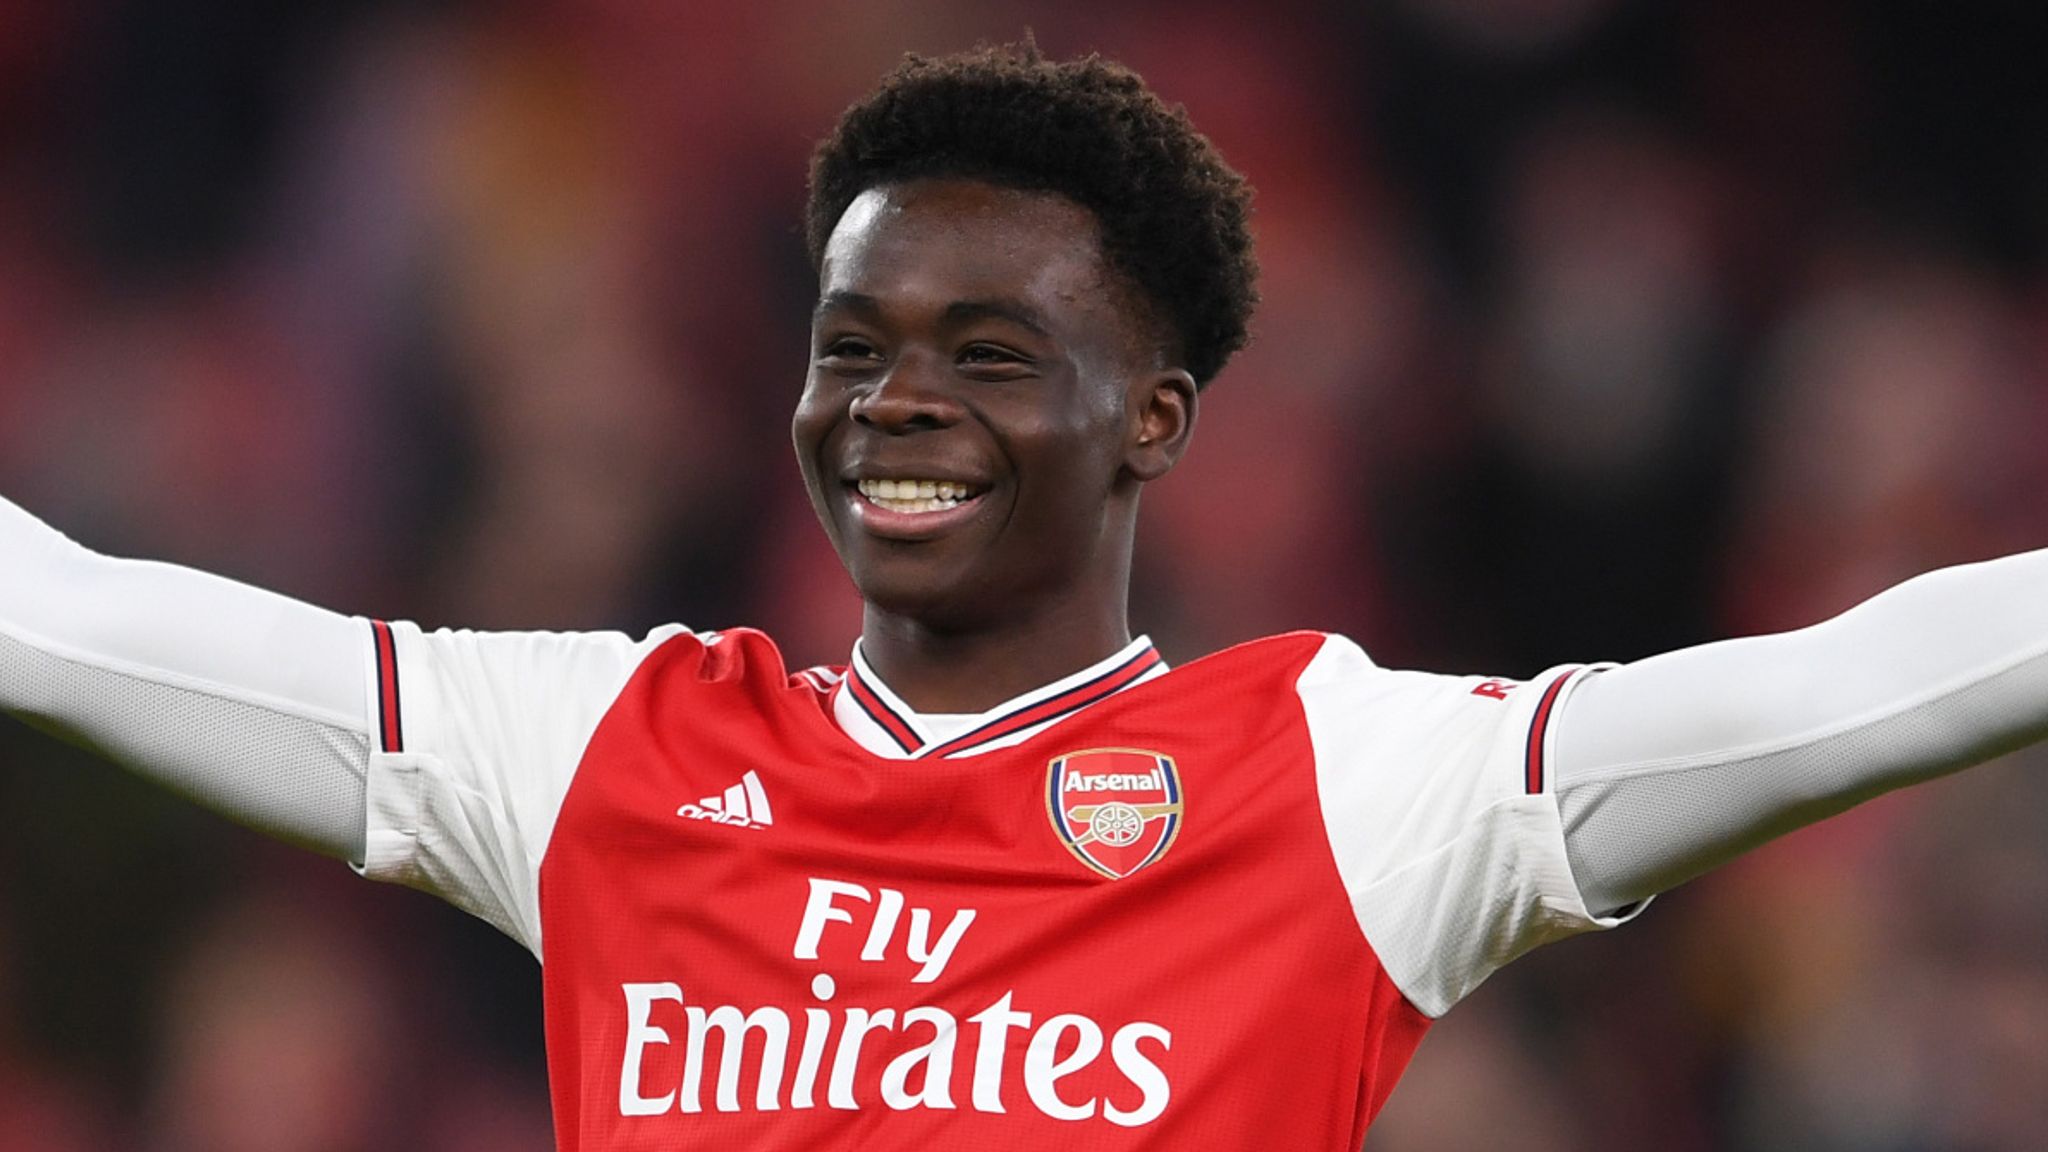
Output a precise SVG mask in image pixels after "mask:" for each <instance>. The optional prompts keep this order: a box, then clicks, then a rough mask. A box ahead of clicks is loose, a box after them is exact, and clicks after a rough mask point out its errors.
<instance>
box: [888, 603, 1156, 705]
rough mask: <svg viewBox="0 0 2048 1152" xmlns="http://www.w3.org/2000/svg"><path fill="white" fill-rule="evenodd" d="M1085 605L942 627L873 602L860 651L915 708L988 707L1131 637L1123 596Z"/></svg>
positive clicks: (1093, 659) (1103, 653)
mask: <svg viewBox="0 0 2048 1152" xmlns="http://www.w3.org/2000/svg"><path fill="white" fill-rule="evenodd" d="M1088 607H1089V608H1090V609H1092V610H1083V611H1076V610H1066V611H1051V612H1041V613H1037V614H1034V615H1029V616H1019V617H1015V618H1007V619H1004V620H1002V621H999V622H993V623H991V624H990V625H989V626H987V627H977V628H958V629H946V628H937V627H933V626H931V625H930V624H929V623H927V622H924V621H920V620H918V619H916V618H914V617H910V616H904V615H899V614H893V613H889V612H885V611H883V610H882V609H880V608H877V607H876V606H874V605H873V604H870V605H868V606H867V608H866V611H865V613H864V614H863V617H862V625H861V653H862V655H864V656H866V657H867V661H868V665H869V666H870V667H872V668H873V669H874V670H875V673H876V674H877V675H879V676H880V677H881V678H882V679H883V680H884V681H885V682H887V683H888V685H889V688H890V689H891V690H892V691H894V692H895V693H896V695H897V696H899V697H901V698H902V700H903V702H904V703H906V704H908V705H910V706H911V707H912V708H915V709H917V710H918V711H919V712H956V713H957V712H985V711H987V710H988V709H990V708H993V707H995V706H996V705H998V704H1000V703H1002V702H1003V701H1005V700H1008V699H1011V698H1012V697H1015V696H1019V695H1022V694H1023V693H1025V692H1029V691H1031V690H1032V689H1034V688H1039V687H1043V686H1044V685H1046V684H1050V683H1052V682H1053V681H1055V680H1057V679H1059V678H1060V677H1062V676H1066V675H1068V674H1070V673H1073V672H1078V671H1080V670H1081V669H1083V668H1086V667H1088V666H1089V665H1090V664H1093V663H1095V662H1096V661H1099V660H1104V659H1107V658H1108V657H1110V656H1112V655H1114V654H1115V653H1116V652H1117V651H1118V650H1120V649H1122V648H1123V647H1125V646H1126V645H1128V644H1129V643H1130V642H1131V628H1130V621H1129V617H1128V614H1127V612H1126V610H1125V599H1124V597H1123V596H1116V597H1106V598H1103V599H1102V600H1100V601H1098V602H1097V603H1095V604H1091V605H1089V606H1088Z"/></svg>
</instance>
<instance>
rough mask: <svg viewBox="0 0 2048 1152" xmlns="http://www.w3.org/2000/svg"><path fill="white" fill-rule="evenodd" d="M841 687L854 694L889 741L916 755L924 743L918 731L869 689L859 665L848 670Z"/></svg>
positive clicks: (858, 702) (855, 698)
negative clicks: (862, 677)
mask: <svg viewBox="0 0 2048 1152" xmlns="http://www.w3.org/2000/svg"><path fill="white" fill-rule="evenodd" d="M839 685H840V687H842V688H844V689H846V690H847V691H848V692H850V693H852V694H853V702H854V703H855V704H858V705H860V710H861V711H863V712H865V713H867V714H868V719H870V720H873V721H874V722H875V726H876V727H878V728H880V729H881V730H882V731H883V732H884V733H886V734H887V735H888V737H889V739H891V740H894V741H895V742H896V746H897V747H898V748H901V749H903V750H904V751H905V752H910V753H915V752H916V751H917V749H918V747H919V745H921V744H923V743H924V741H922V740H920V739H919V738H918V735H917V730H916V729H914V728H912V727H911V726H910V722H909V721H908V720H905V719H904V718H903V717H901V716H898V715H897V714H896V711H895V709H893V708H891V707H889V704H888V701H886V700H883V699H882V698H881V697H880V696H877V695H876V694H875V690H874V689H873V688H870V687H868V684H867V681H866V680H863V679H861V675H860V668H859V667H858V666H857V665H853V666H849V667H848V668H847V669H846V678H845V679H843V680H841V681H840V682H839Z"/></svg>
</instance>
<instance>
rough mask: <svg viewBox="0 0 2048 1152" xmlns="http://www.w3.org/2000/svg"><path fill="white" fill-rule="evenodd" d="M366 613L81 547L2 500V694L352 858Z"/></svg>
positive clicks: (297, 837)
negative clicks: (355, 615)
mask: <svg viewBox="0 0 2048 1152" xmlns="http://www.w3.org/2000/svg"><path fill="white" fill-rule="evenodd" d="M367 635H368V630H367V626H366V625H365V624H364V623H363V622H362V621H357V620H350V619H349V618H348V617H345V616H338V615H336V614H334V613H332V612H327V611H323V610H321V609H319V608H314V607H312V606H310V605H307V604H302V603H300V602H298V601H296V600H291V599H287V598H286V597H283V596H278V595H274V594H272V593H269V592H265V591H262V590H260V589H257V588H251V587H249V586H248V585H245V584H238V583H235V582H234V581H232V580H223V579H221V578H219V577H217V576H209V575H206V574H205V573H202V572H194V571H192V570H190V569H186V568H179V567H175V566H173V565H169V564H152V563H145V562H140V561H133V560H117V559H113V558H110V557H107V556H102V555H99V554H98V553H95V552H93V551H91V550H89V549H86V548H83V547H81V546H79V545H77V544H75V543H73V542H72V541H70V540H69V539H67V538H65V537H64V536H63V535H62V534H60V533H58V532H57V531H56V530H54V529H52V528H50V527H49V526H47V525H45V524H43V523H42V522H41V521H39V520H37V519H35V518H34V517H32V516H30V515H29V514H28V513H26V512H24V511H22V510H21V509H20V508H18V507H16V506H15V505H14V504H12V503H10V502H8V501H7V500H5V499H0V709H4V710H6V711H7V712H9V713H12V714H13V715H15V716H16V717H18V718H20V719H22V720H24V721H26V722H28V723H30V724H33V725H35V726H37V727H40V728H44V729H46V730H49V731H52V732H54V733H56V734H57V735H59V736H62V737H64V738H66V739H69V740H72V741H74V742H76V743H79V744H83V745H85V746H87V747H89V748H92V749H94V750H95V751H98V752H100V753H102V754H104V755H106V756H108V757H110V758H112V759H114V760H117V761H120V762H121V763H123V764H125V765H127V766H129V767H130V768H133V769H134V770H135V771H136V772H138V773H140V774H141V775H144V776H147V777H149V778H151V779H153V780H156V781H157V782H159V783H161V784H164V785H166V786H168V787H170V788H173V789H175V790H177V791H179V792H181V793H184V794H185V795H187V796H189V797H191V798H192V799H194V800H196V801H198V802H199V803H201V804H204V805H206V806H207V807H209V808H212V809H214V810H216V811H218V812H221V813H223V814H224V815H227V816H230V817H232V818H234V819H237V820H240V821H242V822H243V823H246V824H249V825H251V826H253V827H256V828H258V829H261V830H262V831H265V832H269V833H271V834H273V835H276V836H280V837H282V838H284V839H287V840H292V841H295V842H298V843H301V844H304V845H306V846H308V847H311V848H314V849H316V850H318V851H321V852H324V853H327V854H328V855H331V856H337V857H342V858H345V859H357V858H359V857H360V854H361V851H362V843H363V795H364V792H363V788H364V785H363V774H364V766H365V762H366V760H367V758H368V754H369V748H368V739H369V730H368V724H367V709H366V701H365V699H364V695H363V685H362V679H361V671H360V670H361V667H362V663H361V661H362V656H361V653H362V650H363V647H364V638H365V637H366V636H367Z"/></svg>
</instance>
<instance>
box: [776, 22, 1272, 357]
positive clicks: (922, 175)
mask: <svg viewBox="0 0 2048 1152" xmlns="http://www.w3.org/2000/svg"><path fill="white" fill-rule="evenodd" d="M949 177H958V178H965V179H973V180H982V181H986V182H988V183H990V184H995V185H998V186H1000V187H1005V188H1015V189H1019V190H1022V191H1031V192H1051V193H1054V194H1057V195H1060V196H1064V197H1066V198H1067V199H1069V200H1072V201H1073V202H1075V203H1076V204H1079V205H1080V206H1081V207H1083V208H1085V209H1087V210H1088V211H1089V212H1091V213H1093V214H1094V216H1095V218H1096V220H1097V221H1098V222H1099V224H1100V226H1101V243H1102V250H1103V255H1104V257H1105V259H1107V261H1108V262H1109V265H1110V267H1111V268H1113V269H1115V270H1116V271H1117V272H1118V273H1120V274H1121V275H1122V276H1124V277H1125V278H1127V280H1128V281H1129V283H1130V284H1131V285H1133V286H1134V287H1136V288H1137V290H1138V291H1139V293H1140V294H1141V299H1143V300H1144V301H1145V302H1147V303H1149V304H1150V305H1151V306H1152V308H1153V309H1154V310H1155V311H1154V317H1153V318H1154V319H1155V320H1156V321H1157V322H1160V323H1162V324H1163V325H1164V326H1165V329H1166V332H1167V333H1170V335H1171V338H1172V343H1171V345H1170V347H1171V348H1172V349H1173V350H1174V351H1176V352H1177V353H1178V358H1179V361H1180V366H1181V367H1184V368H1185V369H1186V370H1187V372H1188V374H1189V375H1190V376H1192V377H1194V380H1195V383H1196V385H1197V386H1205V385H1207V384H1208V382H1209V381H1210V380H1211V379H1213V378H1214V377H1215V375H1216V373H1218V372H1219V371H1221V370H1222V368H1223V365H1224V364H1225V362H1227V361H1228V360H1229V359H1230V357H1231V355H1232V354H1233V353H1235V352H1236V351H1237V350H1238V349H1240V348H1242V347H1244V345H1245V343H1246V341H1247V339H1248V338H1249V332H1248V326H1249V323H1250V320H1251V313H1252V308H1253V306H1254V305H1255V304H1256V303H1257V302H1258V291H1257V288H1256V284H1255V282H1256V280H1257V276H1258V265H1257V262H1256V261H1255V260H1254V259H1253V255H1252V238H1251V232H1250V229H1249V227H1248V217H1249V216H1250V214H1251V186H1250V185H1249V184H1247V183H1246V182H1245V179H1244V177H1243V176H1241V175H1239V174H1238V173H1237V172H1236V171H1234V170H1232V169H1231V168H1230V167H1229V165H1227V164H1225V163H1224V162H1223V157H1222V156H1221V155H1219V154H1218V153H1217V151H1216V148H1215V146H1214V145H1212V144H1210V143H1209V141H1208V139H1207V138H1206V137H1204V136H1203V135H1202V134H1201V133H1199V132H1197V131H1196V130H1195V127H1194V125H1193V124H1191V123H1189V121H1188V116H1187V111H1186V109H1184V108H1182V107H1180V106H1178V105H1176V106H1172V107H1169V106H1167V105H1166V104H1165V103H1164V102H1163V101H1161V100H1160V99H1159V97H1158V96H1156V95H1154V94H1153V92H1152V91H1151V89H1149V88H1147V87H1146V86H1145V82H1144V81H1143V80H1142V79H1140V78H1139V76H1138V74H1137V73H1135V72H1133V71H1131V70H1130V69H1129V68H1126V67H1124V66H1123V65H1121V64H1117V63H1114V62H1112V61H1109V60H1104V59H1103V58H1101V57H1100V56H1094V55H1091V56H1086V57H1083V58H1081V59H1078V60H1066V61H1051V60H1047V59H1045V58H1044V57H1043V56H1041V55H1040V54H1039V51H1038V47H1037V45H1036V44H1034V43H1032V42H1031V41H1030V40H1028V39H1027V40H1025V41H1024V42H1022V43H1019V44H1007V45H1000V46H994V47H982V48H978V49H975V50H973V51H970V52H965V53H961V54H958V55H951V56H939V57H924V56H918V55H915V54H911V55H907V56H905V57H904V59H903V62H902V63H901V64H900V65H898V66H897V68H896V69H895V71H893V72H891V73H890V74H889V75H888V76H886V77H885V78H883V80H882V83H881V84H880V86H878V87H877V88H876V89H875V90H874V91H873V92H872V93H870V94H869V95H868V96H867V97H866V98H865V99H863V100H861V101H860V102H859V103H857V104H855V105H853V106H852V107H851V108H849V109H847V110H846V113H845V114H844V115H843V116H841V117H840V119H839V124H838V126H837V127H836V128H835V129H834V130H833V132H832V134H831V135H830V136H828V137H826V138H825V139H824V140H822V141H820V142H819V144H818V148H817V151H816V153H815V154H814V155H813V156H812V158H811V173H810V200H809V204H808V205H807V207H806V211H805V240H806V242H807V244H808V246H809V249H810V258H811V266H812V268H813V269H814V270H815V269H817V268H818V267H819V265H820V262H821V261H822V259H823V256H824V251H825V242H826V240H827V238H829V237H830V236H831V234H832V230H833V228H835V227H837V226H838V223H839V218H840V217H841V216H842V215H844V214H845V212H846V209H847V206H848V205H850V204H852V203H853V201H854V199H855V198H856V197H858V196H859V195H860V194H861V193H863V192H865V191H867V190H868V189H870V188H874V187H877V186H881V185H887V184H894V183H900V182H904V181H910V180H919V179H931V178H940V179H944V178H949Z"/></svg>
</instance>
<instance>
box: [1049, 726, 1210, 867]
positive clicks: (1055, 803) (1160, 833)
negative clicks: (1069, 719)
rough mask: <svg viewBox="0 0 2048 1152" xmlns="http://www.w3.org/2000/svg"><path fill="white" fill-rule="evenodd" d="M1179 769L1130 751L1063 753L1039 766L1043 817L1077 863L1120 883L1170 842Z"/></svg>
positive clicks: (1167, 759) (1167, 760) (1169, 760)
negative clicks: (1042, 774) (1049, 820)
mask: <svg viewBox="0 0 2048 1152" xmlns="http://www.w3.org/2000/svg"><path fill="white" fill-rule="evenodd" d="M1181 803H1182V801H1181V789H1180V769H1178V768H1176V767H1175V766H1174V763H1173V757H1171V756H1166V755H1162V754H1160V753H1158V752H1145V751H1142V750H1140V749H1136V748H1092V749H1089V750H1088V751H1086V752H1069V753H1067V754H1066V755H1064V756H1061V757H1059V758H1057V759H1055V760H1054V761H1053V762H1052V763H1051V764H1050V765H1048V766H1047V769H1046V774H1045V806H1046V815H1047V816H1050V817H1051V818H1052V829H1053V831H1054V832H1056V833H1058V835H1059V838H1060V843H1062V844H1065V845H1066V846H1067V850H1068V851H1070V852H1072V853H1073V854H1074V855H1075V856H1076V857H1078V858H1079V859H1080V861H1081V863H1083V864H1086V865H1087V866H1088V867H1090V868H1093V869H1094V870H1095V871H1097V872H1100V873H1102V874H1103V875H1104V876H1107V877H1109V878H1110V879H1112V880H1121V879H1123V878H1124V877H1126V876H1129V875H1130V874H1131V873H1133V872H1136V871H1137V870H1138V869H1140V868H1143V867H1144V866H1145V865H1147V864H1150V863H1152V862H1153V861H1155V860H1157V859H1159V858H1160V857H1161V856H1164V855H1166V850H1167V849H1168V848H1171V847H1173V839H1174V837H1175V836H1178V835H1179V834H1180V821H1181Z"/></svg>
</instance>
